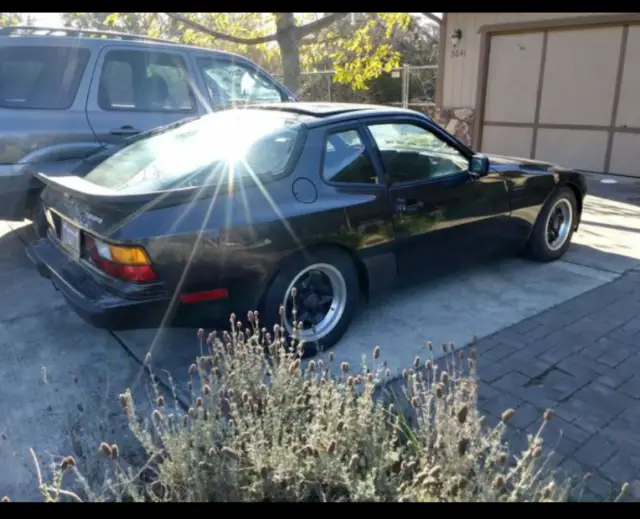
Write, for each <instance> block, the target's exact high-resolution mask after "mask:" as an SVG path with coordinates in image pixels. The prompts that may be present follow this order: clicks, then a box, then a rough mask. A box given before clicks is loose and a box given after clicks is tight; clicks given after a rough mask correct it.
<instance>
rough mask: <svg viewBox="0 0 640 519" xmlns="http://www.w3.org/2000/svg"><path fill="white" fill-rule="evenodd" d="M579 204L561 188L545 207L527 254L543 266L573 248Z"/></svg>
mask: <svg viewBox="0 0 640 519" xmlns="http://www.w3.org/2000/svg"><path fill="white" fill-rule="evenodd" d="M577 205H578V204H577V202H576V196H575V195H574V193H573V191H572V190H571V189H570V188H568V187H561V188H560V189H558V190H557V191H556V192H555V194H553V195H552V196H551V198H550V199H549V200H548V201H547V203H546V204H545V205H544V207H543V208H542V210H541V211H540V214H539V215H538V219H537V220H536V223H535V225H534V227H533V232H532V233H531V236H530V238H529V243H528V246H527V252H528V255H529V257H531V259H534V260H536V261H541V262H548V261H554V260H556V259H558V258H560V257H561V256H562V255H563V254H564V253H565V252H566V251H567V249H568V248H569V245H570V244H571V237H572V236H573V231H574V229H575V227H576V218H577Z"/></svg>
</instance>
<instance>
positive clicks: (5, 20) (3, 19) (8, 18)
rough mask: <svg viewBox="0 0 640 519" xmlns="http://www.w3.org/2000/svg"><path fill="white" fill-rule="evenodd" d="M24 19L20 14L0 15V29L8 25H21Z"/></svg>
mask: <svg viewBox="0 0 640 519" xmlns="http://www.w3.org/2000/svg"><path fill="white" fill-rule="evenodd" d="M24 23H25V17H24V16H23V15H22V13H0V27H6V26H8V25H23V24H24Z"/></svg>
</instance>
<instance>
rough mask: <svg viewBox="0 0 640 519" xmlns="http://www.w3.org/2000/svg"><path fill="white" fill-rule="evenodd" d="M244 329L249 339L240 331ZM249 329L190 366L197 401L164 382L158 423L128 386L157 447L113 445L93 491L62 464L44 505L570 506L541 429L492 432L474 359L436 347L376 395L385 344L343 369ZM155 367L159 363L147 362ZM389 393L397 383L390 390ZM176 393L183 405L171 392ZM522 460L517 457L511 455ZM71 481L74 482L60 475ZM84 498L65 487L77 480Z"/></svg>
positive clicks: (251, 325) (228, 335)
mask: <svg viewBox="0 0 640 519" xmlns="http://www.w3.org/2000/svg"><path fill="white" fill-rule="evenodd" d="M243 330H244V331H243ZM282 330H283V328H282V327H281V326H276V327H274V330H273V334H270V333H267V331H266V330H265V329H261V325H260V323H259V321H258V316H257V314H256V313H253V312H250V313H249V315H248V316H247V322H246V324H245V325H243V324H241V323H240V322H236V317H235V316H232V318H231V329H230V331H229V332H224V333H223V334H222V336H218V335H216V334H215V333H212V334H210V335H209V337H208V338H207V340H206V341H204V333H203V332H202V331H200V332H199V341H200V349H201V351H203V354H202V356H201V357H198V358H197V359H196V362H195V363H194V364H193V365H192V366H191V367H190V368H189V378H190V382H189V390H190V391H191V397H192V403H191V407H190V408H189V409H188V411H187V412H184V413H183V412H180V411H177V410H176V409H178V406H177V404H176V406H175V407H174V408H173V409H170V408H169V407H168V405H167V402H165V397H164V396H163V395H162V394H161V393H160V391H159V389H158V388H157V387H156V396H155V399H156V401H155V409H154V410H153V411H152V413H151V416H150V417H147V418H146V419H142V418H141V417H140V416H138V414H137V412H136V409H135V405H134V402H133V399H132V397H131V394H130V392H128V391H127V392H125V393H123V394H122V395H121V396H120V404H121V407H122V410H123V412H124V413H125V415H126V417H127V419H128V421H129V426H130V430H131V432H132V433H133V435H134V436H135V437H136V438H137V439H138V440H139V442H140V443H141V445H142V447H143V448H144V449H145V451H146V453H147V459H148V461H147V463H146V464H144V465H143V466H128V465H127V463H126V462H125V461H124V460H125V459H126V453H122V452H120V450H119V448H118V446H117V445H109V444H107V443H103V444H101V445H100V447H99V448H98V446H96V451H97V452H98V453H101V455H102V456H103V457H104V464H105V470H106V474H107V477H106V481H105V483H104V488H101V489H95V488H90V486H89V484H88V483H87V482H86V481H85V480H84V479H83V478H82V476H81V475H80V473H79V471H78V468H77V466H76V463H75V460H74V459H73V458H71V457H66V458H63V459H62V460H61V461H60V462H59V465H58V466H57V467H56V468H55V469H54V471H53V477H52V480H51V483H50V484H49V483H45V482H44V479H43V477H42V475H41V472H40V469H38V477H39V478H40V479H41V482H40V489H41V491H42V493H43V496H44V498H45V500H46V501H50V502H57V501H64V500H68V499H72V500H75V501H131V500H133V501H160V502H162V501H164V502H167V501H193V502H202V501H206V502H226V501H262V502H266V501H326V502H331V501H378V502H383V501H420V502H442V501H473V502H490V501H498V502H505V501H526V502H532V501H566V500H567V499H568V496H569V491H570V482H569V480H563V479H561V478H559V477H557V475H555V474H554V473H553V471H552V469H551V468H550V467H549V466H548V461H549V459H548V457H547V456H545V455H544V451H543V444H542V438H541V433H542V431H543V430H544V427H545V425H546V423H547V422H548V421H549V420H552V419H553V417H552V413H551V412H550V411H547V412H546V413H544V416H543V417H541V419H540V424H541V426H540V429H539V431H538V433H537V434H535V435H531V436H529V438H528V443H527V446H526V448H525V450H524V451H523V452H521V453H513V452H511V451H510V449H509V445H508V443H507V442H506V441H505V439H504V438H505V433H506V431H507V423H508V422H509V420H510V419H511V417H512V416H513V414H514V411H513V410H511V409H509V410H506V411H505V412H504V413H503V414H502V419H501V421H499V423H498V425H497V426H496V427H494V428H489V427H487V426H485V425H484V424H483V418H482V417H481V414H480V412H479V411H478V408H477V392H478V385H477V381H476V377H475V360H474V359H475V351H474V350H473V349H472V350H471V351H470V352H467V353H468V354H469V355H470V357H471V358H470V359H469V360H467V359H466V358H465V355H463V352H460V351H456V350H455V348H454V347H453V345H445V346H443V348H444V351H445V352H446V358H445V359H444V361H442V364H441V367H440V368H438V367H437V363H436V362H435V359H434V357H433V347H432V346H431V344H428V347H425V357H426V358H427V360H426V362H424V361H422V360H420V359H419V358H416V359H415V362H414V364H413V367H412V368H411V369H407V370H405V371H404V373H403V379H402V381H403V389H402V390H399V391H397V392H396V393H394V392H393V391H387V392H383V393H382V394H381V393H380V390H379V389H378V388H379V387H381V385H384V384H388V383H390V373H389V370H388V369H386V367H385V366H386V363H385V362H384V361H383V360H382V357H381V351H380V348H379V347H375V348H374V350H373V354H372V362H370V363H369V364H368V366H367V365H365V364H366V363H365V359H363V365H362V366H350V365H349V364H348V363H345V362H343V363H336V362H335V360H334V356H333V355H330V356H329V360H328V362H327V363H326V364H325V363H323V362H322V361H321V360H311V361H309V362H308V363H306V365H305V363H303V362H301V358H300V356H301V352H302V350H303V348H304V344H302V343H300V342H299V341H296V340H293V339H291V338H287V337H285V335H284V333H283V331H282ZM145 362H146V364H147V367H149V368H152V365H153V359H152V358H151V355H148V356H147V358H146V359H145ZM389 387H391V386H389ZM174 399H176V400H177V398H176V397H175V393H174ZM514 454H517V455H514ZM66 474H68V475H69V477H68V478H67V479H66V483H65V485H63V481H65V479H64V476H65V475H66ZM72 476H75V484H76V486H77V487H79V488H80V490H77V491H76V492H72V491H69V490H65V489H64V488H63V486H68V485H69V484H70V483H71V478H72Z"/></svg>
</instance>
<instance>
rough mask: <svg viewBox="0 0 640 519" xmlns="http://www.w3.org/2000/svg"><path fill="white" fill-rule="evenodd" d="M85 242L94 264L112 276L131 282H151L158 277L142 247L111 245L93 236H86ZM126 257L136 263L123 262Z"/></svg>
mask: <svg viewBox="0 0 640 519" xmlns="http://www.w3.org/2000/svg"><path fill="white" fill-rule="evenodd" d="M85 244H86V250H87V253H88V255H89V258H90V259H91V261H92V262H93V264H94V265H95V266H96V267H98V268H99V269H100V270H102V272H104V273H105V274H107V275H109V276H111V277H114V278H118V279H122V280H123V281H128V282H130V283H149V282H151V281H155V280H156V279H157V276H156V273H155V272H154V271H153V267H152V266H151V264H150V262H149V259H148V258H147V255H146V253H145V252H144V250H142V249H141V248H140V247H122V246H119V245H118V246H115V245H109V244H107V243H105V242H102V241H100V240H96V239H95V238H93V237H91V236H86V237H85ZM105 256H108V257H105ZM124 258H131V259H132V261H133V260H135V263H134V264H129V263H123V262H122V261H123V259H124Z"/></svg>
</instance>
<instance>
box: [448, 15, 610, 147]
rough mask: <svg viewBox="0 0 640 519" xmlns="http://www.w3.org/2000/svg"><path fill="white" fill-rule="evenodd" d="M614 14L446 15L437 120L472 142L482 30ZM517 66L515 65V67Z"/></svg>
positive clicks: (466, 140)
mask: <svg viewBox="0 0 640 519" xmlns="http://www.w3.org/2000/svg"><path fill="white" fill-rule="evenodd" d="M601 14H615V13H445V20H444V23H443V30H442V35H443V42H444V43H445V45H444V47H443V55H442V56H441V69H440V70H439V73H440V74H442V80H441V82H440V85H439V86H440V88H441V89H442V92H441V93H440V94H439V95H438V100H439V101H440V102H439V110H438V111H437V119H438V121H439V122H440V124H442V125H443V126H445V127H446V128H447V130H448V131H449V132H451V133H453V134H454V135H456V136H457V137H458V138H459V139H461V140H462V141H463V142H465V143H466V144H471V143H472V141H473V137H474V136H473V132H474V125H475V123H476V121H475V119H476V110H477V107H478V103H479V98H478V77H479V72H480V70H479V68H480V61H481V58H482V56H481V53H482V49H481V41H482V37H481V34H480V33H479V30H480V28H481V27H483V26H490V25H498V24H508V23H521V22H535V21H547V20H549V21H554V20H559V19H563V18H576V17H581V16H585V17H588V16H593V15H601ZM456 29H460V30H461V31H462V39H461V41H460V43H459V44H458V46H457V47H455V48H454V47H453V45H452V43H451V38H450V35H451V33H452V32H453V31H455V30H456ZM514 65H515V63H514Z"/></svg>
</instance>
